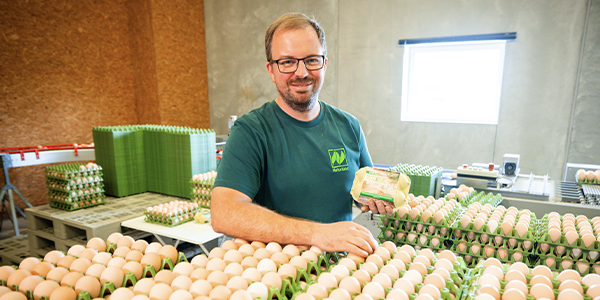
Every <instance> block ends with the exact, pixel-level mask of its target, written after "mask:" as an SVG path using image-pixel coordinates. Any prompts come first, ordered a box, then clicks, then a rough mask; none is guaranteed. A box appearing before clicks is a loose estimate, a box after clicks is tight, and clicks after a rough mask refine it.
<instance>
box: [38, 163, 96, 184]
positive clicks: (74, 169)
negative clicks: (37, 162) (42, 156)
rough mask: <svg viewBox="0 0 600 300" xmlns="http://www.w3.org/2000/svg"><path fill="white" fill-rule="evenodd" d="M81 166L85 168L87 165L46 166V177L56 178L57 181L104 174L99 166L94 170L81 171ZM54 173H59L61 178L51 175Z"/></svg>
mask: <svg viewBox="0 0 600 300" xmlns="http://www.w3.org/2000/svg"><path fill="white" fill-rule="evenodd" d="M79 166H85V163H74V164H63V165H55V166H46V167H45V168H44V172H45V175H46V177H51V178H56V179H63V180H65V179H71V178H77V177H81V176H90V175H99V174H102V167H101V166H97V168H96V169H94V170H88V169H87V168H86V169H85V170H81V169H80V168H79ZM52 173H59V174H61V175H63V176H62V177H61V176H54V175H51V174H52Z"/></svg>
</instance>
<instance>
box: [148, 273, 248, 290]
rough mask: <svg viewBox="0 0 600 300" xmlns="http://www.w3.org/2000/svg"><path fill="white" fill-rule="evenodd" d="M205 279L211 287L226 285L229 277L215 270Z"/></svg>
mask: <svg viewBox="0 0 600 300" xmlns="http://www.w3.org/2000/svg"><path fill="white" fill-rule="evenodd" d="M242 275H243V274H242ZM242 277H243V276H242ZM154 281H156V278H155V279H154ZM206 281H208V282H210V284H212V286H213V288H215V287H216V286H218V285H226V284H227V281H229V277H227V275H226V274H225V273H224V272H223V271H218V270H215V271H212V272H210V273H209V274H208V277H207V278H206Z"/></svg>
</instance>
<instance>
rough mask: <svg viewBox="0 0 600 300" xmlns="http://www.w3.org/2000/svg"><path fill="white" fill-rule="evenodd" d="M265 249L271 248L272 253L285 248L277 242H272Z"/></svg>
mask: <svg viewBox="0 0 600 300" xmlns="http://www.w3.org/2000/svg"><path fill="white" fill-rule="evenodd" d="M265 249H267V250H269V251H270V252H271V253H275V252H281V250H283V248H282V247H281V245H280V244H279V243H277V242H270V243H268V244H267V245H266V246H265Z"/></svg>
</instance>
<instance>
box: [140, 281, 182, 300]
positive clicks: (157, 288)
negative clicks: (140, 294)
mask: <svg viewBox="0 0 600 300" xmlns="http://www.w3.org/2000/svg"><path fill="white" fill-rule="evenodd" d="M134 293H135V292H134ZM171 294H173V290H172V289H171V287H170V286H169V285H168V284H165V283H157V284H155V285H154V286H153V287H152V288H151V289H150V293H149V294H148V296H150V299H157V300H158V299H169V297H171Z"/></svg>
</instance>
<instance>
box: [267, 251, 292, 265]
mask: <svg viewBox="0 0 600 300" xmlns="http://www.w3.org/2000/svg"><path fill="white" fill-rule="evenodd" d="M270 259H271V260H272V261H273V262H274V263H275V265H276V266H279V265H281V264H286V263H289V262H290V260H289V259H288V257H287V255H285V254H284V253H282V252H274V253H273V255H271V258H270Z"/></svg>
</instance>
